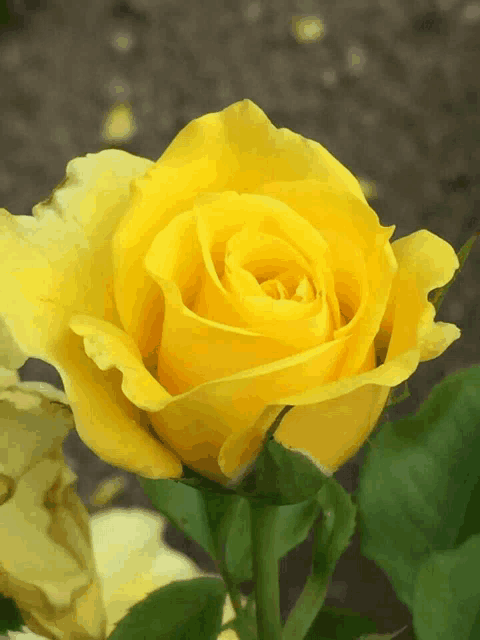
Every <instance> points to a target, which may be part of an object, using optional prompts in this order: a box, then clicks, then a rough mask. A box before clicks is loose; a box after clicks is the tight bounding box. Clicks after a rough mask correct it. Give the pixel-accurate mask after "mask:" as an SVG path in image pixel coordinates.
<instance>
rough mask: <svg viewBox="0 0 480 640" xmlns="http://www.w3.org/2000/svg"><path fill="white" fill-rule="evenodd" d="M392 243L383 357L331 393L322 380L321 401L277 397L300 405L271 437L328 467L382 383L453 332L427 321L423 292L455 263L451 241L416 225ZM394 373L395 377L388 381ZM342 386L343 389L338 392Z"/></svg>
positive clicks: (360, 425)
mask: <svg viewBox="0 0 480 640" xmlns="http://www.w3.org/2000/svg"><path fill="white" fill-rule="evenodd" d="M392 247H393V251H394V253H395V256H396V258H397V260H398V264H399V268H398V273H397V276H396V278H395V280H394V284H393V286H392V292H391V297H390V300H389V303H388V306H387V312H386V314H385V318H384V320H383V322H382V331H383V332H386V333H387V335H390V334H391V338H390V343H389V347H388V352H387V355H386V359H385V363H384V364H383V365H381V366H379V367H377V368H376V369H374V370H373V371H370V372H366V373H364V374H362V375H359V376H357V377H353V378H350V379H347V380H339V381H338V383H334V384H332V385H329V386H330V387H331V388H330V390H329V391H330V394H331V398H332V399H331V400H328V399H327V397H328V396H326V395H325V391H328V387H327V388H324V389H323V390H320V393H319V394H318V395H317V400H321V402H320V404H318V405H315V406H314V407H311V406H309V405H310V403H311V402H314V401H315V394H314V393H310V392H307V393H305V394H300V395H297V396H292V397H285V398H283V399H282V401H281V403H279V404H293V405H299V404H300V405H303V406H300V407H298V406H297V407H296V408H295V409H292V410H291V411H289V412H288V413H287V414H286V415H285V417H284V418H283V420H282V422H281V423H280V426H279V428H278V429H277V431H276V432H275V434H274V437H275V440H277V442H280V443H281V444H282V445H283V446H285V447H287V448H290V449H294V450H298V451H302V452H303V453H305V454H306V455H308V456H309V457H310V458H311V459H312V460H313V461H316V462H317V464H318V463H320V464H321V466H322V467H324V468H326V469H329V470H330V471H332V472H333V471H335V470H336V469H338V467H339V466H340V465H341V464H342V463H343V462H344V461H345V460H347V459H348V458H350V457H351V456H352V455H354V454H355V453H356V451H357V450H358V449H359V448H360V447H361V445H362V444H363V443H364V441H365V439H366V438H367V437H368V435H369V434H370V432H371V431H372V430H373V428H374V427H375V424H376V421H377V420H378V417H379V415H380V413H381V411H382V409H383V406H384V404H385V402H386V399H387V395H388V391H389V387H391V386H396V385H397V384H399V382H401V381H403V380H406V379H407V378H409V377H410V376H411V375H412V373H413V372H414V371H415V370H416V368H417V366H418V363H419V362H422V361H425V360H431V359H432V358H437V357H438V356H440V355H441V354H442V353H443V352H444V351H445V349H447V347H449V346H450V345H451V344H452V342H454V341H455V340H458V338H459V337H460V335H461V332H460V329H459V328H458V327H456V326H455V325H453V324H449V323H445V322H436V323H435V322H434V321H433V318H434V317H435V308H434V306H433V304H431V303H430V302H429V301H428V299H427V296H428V293H429V292H430V291H432V290H433V289H436V288H438V287H442V286H443V285H445V284H446V283H447V282H449V281H450V280H451V279H452V277H453V274H454V272H455V269H457V268H458V267H459V262H458V258H457V256H456V254H455V251H454V250H453V248H452V247H451V245H449V244H448V242H446V241H445V240H442V238H439V237H438V236H436V235H434V234H433V233H431V232H430V231H427V230H425V229H422V230H420V231H417V232H415V233H412V234H411V235H409V236H406V237H405V238H399V239H398V240H396V241H395V242H393V243H392ZM395 378H396V379H398V380H399V382H398V383H394V384H392V382H393V380H394V379H395ZM400 378H401V380H400ZM363 385H365V386H363ZM342 387H343V391H344V395H340V394H338V391H339V390H341V389H342ZM280 408H281V407H280ZM257 428H258V429H261V428H262V425H261V424H259V425H257ZM339 433H340V434H341V436H340V437H339Z"/></svg>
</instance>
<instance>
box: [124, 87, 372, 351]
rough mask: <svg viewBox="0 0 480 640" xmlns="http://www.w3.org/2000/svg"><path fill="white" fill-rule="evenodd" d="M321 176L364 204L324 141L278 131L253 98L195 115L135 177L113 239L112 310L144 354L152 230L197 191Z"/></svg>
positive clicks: (148, 341) (152, 320) (150, 311)
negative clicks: (146, 266) (147, 262)
mask: <svg viewBox="0 0 480 640" xmlns="http://www.w3.org/2000/svg"><path fill="white" fill-rule="evenodd" d="M318 177H320V178H321V179H323V180H324V181H325V182H326V183H327V184H332V185H334V186H335V188H336V189H337V190H338V191H343V192H345V193H350V194H352V195H353V196H354V197H356V198H358V199H359V200H361V201H363V202H366V201H365V198H364V195H363V192H362V190H361V188H360V185H359V183H358V181H357V180H356V179H355V178H354V176H353V175H352V173H351V172H350V171H349V170H348V169H346V168H345V167H344V166H343V165H342V164H341V163H340V162H339V161H338V160H337V159H336V158H334V157H333V156H332V155H331V154H330V153H329V152H328V151H327V150H326V149H325V148H324V147H323V146H322V145H320V144H319V143H318V142H315V141H313V140H309V139H307V138H304V137H303V136H301V135H299V134H297V133H294V132H293V131H290V130H289V129H284V128H280V129H278V128H277V127H275V126H274V125H273V124H272V123H271V122H270V120H269V119H268V118H267V116H266V115H265V113H264V112H263V111H262V110H261V109H260V108H259V107H258V106H257V105H255V104H254V103H253V102H251V101H250V100H242V101H240V102H236V103H234V104H232V105H230V106H229V107H227V108H226V109H224V110H223V111H219V112H218V113H210V114H207V115H205V116H202V117H200V118H197V119H195V120H193V121H192V122H190V123H189V124H188V125H187V126H186V127H185V128H184V129H182V130H181V131H180V133H179V134H178V135H177V136H176V137H175V139H174V140H173V142H172V143H171V144H170V145H169V147H168V148H167V150H166V151H165V152H164V153H163V155H162V156H161V157H160V159H159V160H158V161H157V162H156V163H155V165H154V166H153V167H152V168H151V169H150V170H149V171H148V173H147V174H146V175H145V176H144V177H142V178H141V179H138V180H135V182H134V188H133V192H132V200H131V204H130V209H129V212H128V214H127V215H126V216H125V218H124V219H123V220H122V223H121V224H120V225H119V228H118V230H117V232H116V234H115V238H114V243H113V244H114V261H115V271H116V277H115V298H116V301H117V307H118V310H119V314H120V317H121V319H122V323H123V325H124V327H125V329H126V330H127V331H128V333H130V335H132V336H133V337H134V339H135V341H136V342H137V344H138V345H139V347H140V351H141V352H142V355H143V356H146V355H147V354H148V353H151V352H152V351H153V350H154V349H155V346H156V344H155V339H154V338H153V337H151V336H154V335H155V329H156V328H157V329H158V327H159V326H161V317H158V309H159V308H160V307H161V304H159V303H161V294H160V292H159V291H158V289H157V287H156V286H155V283H154V281H153V280H152V278H151V277H150V276H149V274H147V273H145V271H144V268H143V260H142V259H143V256H144V255H145V254H146V253H147V250H148V248H149V246H150V243H151V241H152V239H153V238H154V237H155V235H156V234H157V233H158V232H159V231H161V230H162V229H164V228H165V227H166V226H167V225H168V224H169V223H170V222H171V221H172V220H173V219H174V218H175V217H176V216H177V215H178V214H179V213H181V212H183V211H186V210H188V209H190V208H191V207H192V204H193V202H194V200H195V198H196V196H197V195H198V194H200V193H201V192H206V191H217V192H221V191H228V190H229V191H237V192H239V193H255V192H256V191H257V190H258V188H259V186H260V185H262V184H264V183H265V182H273V181H285V182H290V181H296V180H306V179H315V178H318ZM132 301H134V303H133V304H132Z"/></svg>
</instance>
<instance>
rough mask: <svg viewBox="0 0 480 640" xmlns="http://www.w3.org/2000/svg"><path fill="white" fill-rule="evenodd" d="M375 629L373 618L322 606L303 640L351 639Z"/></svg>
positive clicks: (348, 610)
mask: <svg viewBox="0 0 480 640" xmlns="http://www.w3.org/2000/svg"><path fill="white" fill-rule="evenodd" d="M376 630H377V627H376V625H375V622H374V621H373V620H371V619H370V618H368V617H366V616H362V615H360V614H359V613H356V612H355V611H351V610H350V609H341V608H337V607H324V608H323V609H322V610H321V611H320V613H319V614H318V615H317V617H316V618H315V622H314V623H313V625H312V626H311V627H310V629H309V631H308V633H307V635H306V636H305V640H353V638H358V636H359V634H361V633H370V632H374V631H376ZM292 637H293V636H292Z"/></svg>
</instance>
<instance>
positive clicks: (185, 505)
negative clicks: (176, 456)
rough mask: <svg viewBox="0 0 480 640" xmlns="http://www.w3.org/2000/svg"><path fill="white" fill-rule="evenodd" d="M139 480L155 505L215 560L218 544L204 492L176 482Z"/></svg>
mask: <svg viewBox="0 0 480 640" xmlns="http://www.w3.org/2000/svg"><path fill="white" fill-rule="evenodd" d="M138 479H139V481H140V484H141V485H142V487H143V489H144V491H145V492H146V494H147V495H148V497H149V498H150V500H151V501H152V503H153V506H154V507H155V508H156V509H158V511H159V512H160V513H161V514H162V515H164V516H165V517H166V518H168V520H170V522H172V523H173V524H174V525H175V526H176V527H178V528H179V529H180V530H182V531H184V532H185V534H186V535H188V536H189V537H190V538H193V539H194V540H196V541H197V542H198V544H200V545H201V546H202V547H203V548H204V549H205V551H206V552H207V553H209V554H210V555H211V556H212V557H215V545H214V542H213V539H212V535H211V532H210V524H209V519H208V515H207V512H206V509H205V503H204V500H203V497H202V494H201V492H200V491H198V490H197V489H194V488H193V487H189V486H187V485H185V484H182V483H180V482H177V481H175V480H152V479H150V478H142V477H140V476H138Z"/></svg>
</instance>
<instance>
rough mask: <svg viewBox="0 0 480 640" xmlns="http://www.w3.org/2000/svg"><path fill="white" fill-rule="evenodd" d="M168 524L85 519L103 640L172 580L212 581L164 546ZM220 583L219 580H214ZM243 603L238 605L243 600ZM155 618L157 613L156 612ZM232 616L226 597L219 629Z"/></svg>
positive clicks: (115, 515) (105, 514) (116, 515)
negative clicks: (104, 622) (104, 632)
mask: <svg viewBox="0 0 480 640" xmlns="http://www.w3.org/2000/svg"><path fill="white" fill-rule="evenodd" d="M166 524H167V521H166V519H165V518H164V517H163V516H161V515H160V514H155V513H150V512H148V511H145V510H144V509H108V510H106V511H102V512H99V513H97V514H95V515H93V516H91V518H90V530H91V538H92V548H93V552H94V556H95V564H96V568H97V572H98V575H99V576H100V578H101V583H102V596H103V600H104V602H105V608H106V613H107V637H108V636H109V635H110V634H111V633H112V631H113V630H114V628H115V627H116V625H117V624H118V622H119V621H120V620H121V619H122V618H123V617H124V616H125V615H126V614H127V613H128V610H129V609H130V608H131V607H133V605H135V604H136V603H137V602H139V601H140V600H143V599H144V598H146V597H147V595H148V594H149V593H151V592H152V591H155V590H156V589H160V588H161V587H164V586H166V585H168V584H170V583H171V582H173V581H178V580H192V579H193V578H200V577H207V576H209V577H215V578H219V576H217V575H215V574H209V573H205V572H202V571H201V570H200V569H199V568H198V567H197V565H196V564H195V563H194V562H193V561H192V560H190V558H188V557H187V556H185V555H184V554H183V553H180V552H179V551H175V550H174V549H172V548H170V547H169V546H168V545H167V544H166V543H165V542H164V541H163V536H164V533H165V528H166ZM219 579H220V578H219ZM242 598H243V605H245V603H246V598H245V597H244V596H242ZM158 615H159V616H161V615H162V612H161V611H159V613H158ZM234 617H235V612H234V610H233V607H232V604H231V601H230V598H229V597H227V598H226V601H225V604H224V608H223V618H222V624H223V625H224V624H226V623H227V622H230V621H231V620H233V618H234ZM42 637H43V636H42V635H41V634H40V635H37V634H35V633H32V632H29V631H28V629H27V628H26V627H24V631H23V632H9V638H10V639H11V640H37V639H38V638H42ZM218 640H238V635H237V633H236V632H235V631H234V630H233V629H226V630H225V631H222V632H221V633H220V634H219V635H218Z"/></svg>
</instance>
